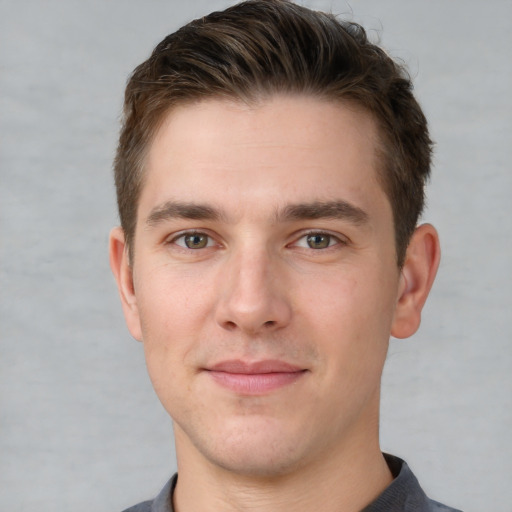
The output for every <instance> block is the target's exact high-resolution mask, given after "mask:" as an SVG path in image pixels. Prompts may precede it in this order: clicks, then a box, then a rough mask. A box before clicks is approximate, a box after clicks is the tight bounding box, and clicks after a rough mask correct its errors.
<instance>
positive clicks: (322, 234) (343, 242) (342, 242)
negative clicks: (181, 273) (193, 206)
mask: <svg viewBox="0 0 512 512" xmlns="http://www.w3.org/2000/svg"><path fill="white" fill-rule="evenodd" d="M194 236H197V237H206V238H207V241H206V245H205V246H203V247H196V248H192V247H188V246H187V243H186V241H185V240H186V238H187V237H194ZM309 237H327V238H328V245H327V246H326V247H319V248H313V247H310V246H309V247H304V246H300V245H298V243H299V241H301V240H303V239H305V240H306V241H305V244H307V245H309V244H308V238H309ZM180 239H183V244H179V243H177V242H178V240H180ZM333 241H334V243H331V242H333ZM214 242H215V239H214V238H213V237H212V236H211V235H209V234H208V233H206V232H204V231H185V232H182V233H179V234H178V235H176V236H174V237H173V238H172V239H170V240H169V241H168V243H170V244H174V245H176V246H178V247H179V248H181V249H183V250H185V251H197V250H200V249H208V248H210V247H212V246H213V245H215V243H214ZM344 245H347V241H346V240H343V239H342V238H340V236H339V235H334V234H332V233H329V232H326V231H308V232H305V233H302V234H301V236H299V237H298V238H296V239H295V241H294V242H292V243H290V244H288V245H287V247H294V246H295V247H298V248H301V249H305V250H312V251H326V250H328V249H332V248H336V246H344Z"/></svg>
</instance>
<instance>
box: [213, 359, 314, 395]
mask: <svg viewBox="0 0 512 512" xmlns="http://www.w3.org/2000/svg"><path fill="white" fill-rule="evenodd" d="M205 370H206V371H207V372H208V373H209V374H210V375H211V377H212V378H213V379H214V380H215V382H217V383H218V384H220V385H221V386H223V387H225V388H228V389H229V390H231V391H234V392H235V393H238V394H241V395H261V394H264V393H267V392H269V391H274V390H276V389H279V388H282V387H283V386H286V385H288V384H292V383H294V382H295V381H297V380H298V379H299V378H300V377H302V376H303V375H304V374H305V373H306V372H307V370H305V369H303V368H299V367H297V366H294V365H291V364H289V363H286V362H284V361H278V360H264V361H257V362H253V363H246V362H244V361H241V360H229V361H223V362H221V363H217V364H215V365H214V366H212V367H210V368H206V369H205Z"/></svg>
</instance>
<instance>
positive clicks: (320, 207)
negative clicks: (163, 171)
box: [146, 200, 369, 227]
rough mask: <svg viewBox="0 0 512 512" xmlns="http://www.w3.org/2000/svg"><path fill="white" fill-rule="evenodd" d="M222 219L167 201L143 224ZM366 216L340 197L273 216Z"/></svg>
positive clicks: (206, 209) (204, 208)
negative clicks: (174, 220)
mask: <svg viewBox="0 0 512 512" xmlns="http://www.w3.org/2000/svg"><path fill="white" fill-rule="evenodd" d="M221 218H225V215H224V214H223V213H222V212H221V211H220V210H218V209H216V208H214V207H212V206H209V205H206V204H197V203H182V202H179V201H167V202H165V203H164V204H162V205H159V206H156V207H155V208H153V209H152V210H151V212H150V214H149V215H148V217H147V219H146V225H147V226H149V227H154V226H156V225H158V224H160V223H161V222H164V221H167V220H172V219H190V220H211V221H217V220H219V219H221ZM368 218H369V217H368V214H367V213H366V212H365V211H364V210H363V209H361V208H359V207H358V206H355V205H353V204H351V203H349V202H347V201H343V200H336V201H314V202H312V203H297V204H290V205H287V206H286V207H284V208H283V209H282V210H278V211H277V213H276V215H275V220H276V222H283V221H296V220H315V219H341V220H348V221H350V222H352V223H354V224H356V225H361V224H365V223H367V222H368Z"/></svg>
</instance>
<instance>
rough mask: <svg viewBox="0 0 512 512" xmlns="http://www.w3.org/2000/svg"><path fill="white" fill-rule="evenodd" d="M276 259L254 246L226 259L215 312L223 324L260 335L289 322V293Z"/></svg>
mask: <svg viewBox="0 0 512 512" xmlns="http://www.w3.org/2000/svg"><path fill="white" fill-rule="evenodd" d="M275 259H276V258H274V259H273V258H272V256H271V255H269V254H268V253H266V252H265V251H264V250H261V251H258V252H255V251H254V250H253V251H246V252H244V251H239V253H237V254H233V255H232V256H231V257H230V258H229V259H228V260H227V261H226V262H225V266H224V267H223V268H222V271H221V273H220V275H219V278H220V285H219V295H218V302H217V309H216V312H215V313H216V321H217V323H218V324H219V325H220V326H221V327H222V328H224V329H226V330H230V331H235V330H240V331H241V332H243V333H245V334H249V335H258V334H263V333H265V332H271V331H276V330H279V329H282V328H283V327H285V326H286V325H288V324H289V322H290V320H291V316H292V309H291V304H290V302H289V300H288V296H289V294H288V290H287V287H286V285H285V282H284V281H285V280H284V275H283V272H282V269H280V268H279V264H278V263H279V262H276V261H274V260H275ZM280 270H281V272H280Z"/></svg>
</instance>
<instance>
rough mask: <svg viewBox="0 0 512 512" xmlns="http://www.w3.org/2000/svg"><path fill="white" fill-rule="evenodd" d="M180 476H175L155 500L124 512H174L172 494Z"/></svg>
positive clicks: (144, 502)
mask: <svg viewBox="0 0 512 512" xmlns="http://www.w3.org/2000/svg"><path fill="white" fill-rule="evenodd" d="M177 480H178V475H177V474H175V475H174V476H173V477H172V478H171V479H170V480H169V481H168V482H167V483H166V484H165V486H164V488H163V489H162V490H161V491H160V493H159V494H158V496H157V497H156V498H155V499H154V500H149V501H143V502H142V503H139V504H138V505H134V506H133V507H130V508H127V509H126V510H124V511H123V512H173V507H172V494H173V492H174V488H175V487H176V482H177Z"/></svg>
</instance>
